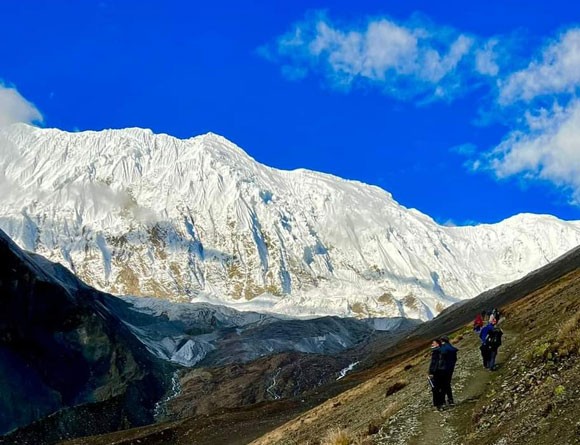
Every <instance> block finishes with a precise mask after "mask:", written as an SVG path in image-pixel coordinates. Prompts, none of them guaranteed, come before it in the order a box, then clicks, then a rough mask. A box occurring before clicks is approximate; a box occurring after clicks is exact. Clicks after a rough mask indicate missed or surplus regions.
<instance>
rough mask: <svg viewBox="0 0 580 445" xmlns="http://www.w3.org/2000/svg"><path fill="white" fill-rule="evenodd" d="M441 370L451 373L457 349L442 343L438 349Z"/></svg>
mask: <svg viewBox="0 0 580 445" xmlns="http://www.w3.org/2000/svg"><path fill="white" fill-rule="evenodd" d="M440 354H441V357H440V358H439V360H440V361H441V364H440V366H441V368H443V369H442V370H443V371H445V372H453V371H454V370H455V363H457V348H456V347H455V346H453V345H452V344H451V343H443V344H442V345H441V348H440Z"/></svg>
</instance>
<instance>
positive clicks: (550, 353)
mask: <svg viewBox="0 0 580 445" xmlns="http://www.w3.org/2000/svg"><path fill="white" fill-rule="evenodd" d="M504 312H505V319H503V321H502V323H501V327H502V329H503V330H504V332H505V335H504V345H503V346H502V347H501V348H500V355H499V359H498V362H499V365H500V367H499V370H498V371H496V372H493V373H491V372H489V371H487V370H485V369H483V367H482V366H481V364H480V357H479V350H478V344H479V343H478V339H477V336H476V335H475V334H474V333H473V332H472V330H471V327H470V326H466V327H464V328H461V329H459V330H457V331H456V332H454V333H453V335H452V342H453V343H454V344H455V345H456V346H457V347H458V348H459V349H460V353H459V362H458V368H457V370H456V373H455V377H454V390H455V393H456V401H457V402H458V404H457V406H456V407H455V408H450V409H448V410H446V411H443V412H437V411H434V410H433V409H432V408H431V403H430V397H431V394H430V391H429V389H428V387H427V382H426V371H427V367H428V361H429V351H428V349H427V348H423V349H422V350H421V351H419V352H417V353H416V354H414V355H412V356H411V357H408V358H404V359H402V360H400V361H398V362H393V363H391V364H389V365H387V366H386V368H385V369H384V370H383V371H381V372H380V373H378V374H377V375H376V376H374V377H372V378H370V379H369V380H368V381H367V382H365V383H364V384H362V385H359V386H357V387H355V388H353V389H351V390H349V391H347V392H345V393H343V394H340V395H339V396H337V397H335V398H333V399H331V400H328V401H327V402H326V403H324V404H322V405H320V406H318V407H316V408H314V409H313V410H310V411H309V412H307V413H304V414H303V415H301V416H300V417H298V418H297V419H294V420H293V421H291V422H289V423H287V424H285V425H283V426H282V427H280V428H278V429H276V430H274V431H272V432H270V433H269V434H267V435H265V436H263V437H262V438H260V439H258V440H255V441H254V442H252V444H253V445H265V444H284V445H290V444H306V443H308V444H310V445H314V444H325V445H326V444H328V445H331V444H336V445H338V444H350V443H352V444H367V443H368V444H371V443H372V444H433V443H437V444H458V443H463V444H466V445H468V444H539V443H544V444H554V443H558V444H573V443H580V359H579V358H580V270H578V269H576V270H575V271H573V272H570V273H568V274H566V275H565V276H564V277H561V278H559V279H558V280H556V281H555V282H552V283H550V284H549V285H547V286H545V287H543V288H541V289H539V290H537V291H535V292H532V293H531V294H529V295H527V296H525V297H524V298H522V299H521V300H519V301H515V302H513V303H511V304H508V305H507V306H505V307H504Z"/></svg>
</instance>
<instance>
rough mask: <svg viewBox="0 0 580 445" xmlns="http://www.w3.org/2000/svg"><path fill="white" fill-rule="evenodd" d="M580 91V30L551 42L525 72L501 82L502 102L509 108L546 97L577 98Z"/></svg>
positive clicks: (575, 29)
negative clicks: (509, 105)
mask: <svg viewBox="0 0 580 445" xmlns="http://www.w3.org/2000/svg"><path fill="white" fill-rule="evenodd" d="M579 87H580V28H572V29H569V30H567V31H566V32H564V33H563V34H561V35H560V36H559V37H558V38H557V39H556V40H552V41H550V42H549V43H548V44H547V45H546V46H545V47H544V49H543V50H542V51H541V54H540V55H539V56H538V57H537V58H536V59H535V60H533V61H531V62H530V63H529V65H528V66H527V67H526V68H525V69H523V70H520V71H517V72H514V73H512V74H511V75H509V76H508V77H507V78H506V79H504V80H503V81H501V82H500V83H499V100H500V103H501V104H503V105H507V104H510V103H513V102H516V101H530V100H532V99H534V98H536V97H538V96H542V95H547V94H562V93H567V94H570V93H572V94H574V93H576V92H577V90H578V88H579Z"/></svg>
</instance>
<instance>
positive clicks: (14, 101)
mask: <svg viewBox="0 0 580 445" xmlns="http://www.w3.org/2000/svg"><path fill="white" fill-rule="evenodd" d="M17 122H26V123H32V122H42V115H41V114H40V112H39V111H38V109H37V108H36V107H35V106H34V105H33V104H32V103H30V102H29V101H27V100H26V99H25V98H24V97H22V95H21V94H20V93H19V92H18V91H17V90H16V88H13V87H10V86H6V85H4V84H3V83H2V81H0V128H1V127H5V126H7V125H11V124H14V123H17Z"/></svg>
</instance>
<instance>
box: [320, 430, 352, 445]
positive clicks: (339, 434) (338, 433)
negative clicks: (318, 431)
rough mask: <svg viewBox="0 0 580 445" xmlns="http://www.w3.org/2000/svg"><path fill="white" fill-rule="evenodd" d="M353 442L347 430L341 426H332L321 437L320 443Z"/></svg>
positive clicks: (343, 444) (338, 444) (340, 444)
mask: <svg viewBox="0 0 580 445" xmlns="http://www.w3.org/2000/svg"><path fill="white" fill-rule="evenodd" d="M353 442H354V440H353V438H352V436H351V435H350V433H349V431H348V430H346V429H343V428H333V429H331V430H329V431H328V432H327V433H326V435H325V436H324V437H323V438H322V441H321V442H320V445H352V443H353Z"/></svg>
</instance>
